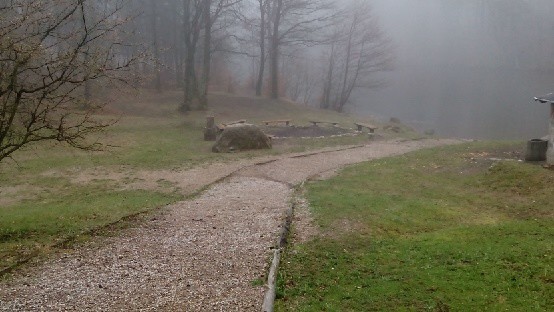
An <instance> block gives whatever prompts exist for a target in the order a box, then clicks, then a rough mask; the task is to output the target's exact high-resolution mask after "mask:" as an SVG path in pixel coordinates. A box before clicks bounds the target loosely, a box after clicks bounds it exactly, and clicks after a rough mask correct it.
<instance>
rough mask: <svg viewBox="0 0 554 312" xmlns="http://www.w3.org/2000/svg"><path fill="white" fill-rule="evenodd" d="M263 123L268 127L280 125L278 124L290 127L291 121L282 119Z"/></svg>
mask: <svg viewBox="0 0 554 312" xmlns="http://www.w3.org/2000/svg"><path fill="white" fill-rule="evenodd" d="M262 123H263V124H264V125H266V126H269V125H278V124H285V125H286V126H288V125H290V119H282V120H266V121H262Z"/></svg>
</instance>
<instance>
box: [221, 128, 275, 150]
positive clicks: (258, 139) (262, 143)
mask: <svg viewBox="0 0 554 312" xmlns="http://www.w3.org/2000/svg"><path fill="white" fill-rule="evenodd" d="M269 148H271V139H270V138H269V137H268V136H267V135H265V133H263V131H262V130H261V129H260V128H258V127H256V126H254V125H249V124H237V125H231V126H228V127H226V128H225V130H223V132H221V134H220V135H219V136H218V138H217V141H216V142H215V144H214V146H213V147H212V152H214V153H229V152H234V151H245V150H252V149H269Z"/></svg>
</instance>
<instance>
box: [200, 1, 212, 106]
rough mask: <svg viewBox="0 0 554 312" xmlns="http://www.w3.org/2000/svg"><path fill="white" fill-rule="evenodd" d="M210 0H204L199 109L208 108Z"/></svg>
mask: <svg viewBox="0 0 554 312" xmlns="http://www.w3.org/2000/svg"><path fill="white" fill-rule="evenodd" d="M211 7H212V0H204V59H203V71H202V94H201V95H200V109H201V110H205V109H207V108H208V88H209V85H210V67H211V60H212V53H211V48H212V17H211V13H210V9H211Z"/></svg>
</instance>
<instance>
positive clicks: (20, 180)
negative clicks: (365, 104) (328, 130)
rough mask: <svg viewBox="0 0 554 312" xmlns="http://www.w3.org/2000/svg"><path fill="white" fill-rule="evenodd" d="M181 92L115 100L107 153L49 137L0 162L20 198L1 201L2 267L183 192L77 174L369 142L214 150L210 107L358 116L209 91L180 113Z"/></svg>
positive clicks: (299, 116) (234, 115)
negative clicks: (208, 137)
mask: <svg viewBox="0 0 554 312" xmlns="http://www.w3.org/2000/svg"><path fill="white" fill-rule="evenodd" d="M121 97H125V96H121ZM180 97H181V93H180V92H166V93H164V94H160V95H157V94H151V93H148V92H144V93H143V94H140V95H139V96H136V97H131V98H128V99H117V100H116V101H114V102H113V103H110V106H109V107H110V109H111V110H112V112H115V113H117V114H118V115H121V119H120V121H119V122H118V124H117V125H115V126H114V127H112V128H110V129H108V130H107V132H106V133H105V134H103V136H102V137H101V138H100V139H101V140H102V141H103V142H105V143H107V144H109V145H112V146H115V147H110V148H108V149H107V150H106V151H104V152H98V153H87V152H82V151H78V150H74V149H70V148H67V147H64V146H59V145H53V144H51V143H45V144H38V145H33V146H30V147H28V148H27V149H25V150H23V151H21V152H18V153H16V154H15V155H14V158H15V159H16V160H17V161H18V163H19V165H16V164H15V163H14V162H11V161H7V162H5V163H2V164H0V196H9V197H13V198H15V199H14V200H12V201H10V203H9V204H7V205H4V206H3V207H0V269H1V268H3V267H5V266H9V265H11V264H13V263H16V262H17V261H18V260H21V259H24V258H26V257H27V256H28V255H31V254H35V253H39V254H40V253H42V252H46V251H48V250H49V249H50V246H51V245H52V244H53V243H54V242H56V241H58V240H60V239H64V238H67V237H73V236H75V235H76V234H78V233H80V232H83V231H86V230H89V229H93V228H97V227H99V226H103V225H105V224H109V223H112V222H114V221H117V220H119V219H120V218H122V217H124V216H127V215H129V214H133V213H136V212H140V211H146V210H149V209H152V208H155V207H159V206H162V205H165V204H168V203H171V202H175V201H177V200H179V199H180V198H182V195H180V194H177V193H175V192H174V190H173V188H171V187H167V188H165V189H164V185H163V184H162V183H160V189H159V190H157V191H142V190H123V187H124V185H125V182H126V180H125V179H124V180H122V181H119V182H118V181H115V182H114V181H109V180H107V179H102V178H101V177H100V179H97V180H94V181H92V182H91V183H86V184H82V185H81V184H76V183H74V182H72V180H71V177H72V175H74V174H75V173H76V172H81V171H83V170H92V171H94V170H95V168H103V169H104V170H105V171H108V172H117V173H120V174H123V175H125V174H128V173H129V172H133V171H137V170H156V169H173V168H180V169H181V168H188V167H193V166H196V165H198V164H201V163H206V162H214V161H231V160H234V159H237V158H240V157H253V156H261V155H266V154H268V153H273V154H274V153H282V152H287V151H300V150H304V149H306V148H310V147H311V148H313V147H319V146H322V145H329V144H330V145H336V144H352V143H357V142H360V141H361V140H364V138H363V137H357V138H344V139H332V140H308V141H302V142H300V141H299V140H292V141H289V142H288V143H286V144H281V145H277V146H276V147H275V149H274V150H272V151H257V152H247V153H237V154H213V153H211V151H210V148H211V145H212V143H211V142H204V141H203V140H202V129H203V127H204V122H205V116H206V114H208V113H209V114H212V113H214V114H215V115H216V118H217V119H216V120H217V121H218V122H223V121H232V120H238V119H247V120H248V121H249V122H259V121H262V120H267V119H270V120H271V119H283V118H290V119H293V120H294V122H295V123H301V122H305V121H307V120H310V119H316V120H332V121H337V122H341V123H342V124H343V125H345V126H352V124H351V123H352V121H353V119H352V118H351V117H348V116H346V115H340V114H336V113H333V112H326V111H319V110H310V109H306V108H303V107H299V106H297V105H293V104H291V103H287V102H281V101H270V100H266V99H261V98H248V97H237V96H229V95H222V94H219V95H212V96H211V97H210V102H211V105H212V106H211V109H212V111H211V112H192V113H190V114H189V115H187V116H182V115H179V114H176V113H175V112H176V109H177V105H178V103H179V102H180ZM102 118H113V116H103V117H102ZM10 188H11V192H10V193H7V190H9V189H10ZM2 193H3V194H2Z"/></svg>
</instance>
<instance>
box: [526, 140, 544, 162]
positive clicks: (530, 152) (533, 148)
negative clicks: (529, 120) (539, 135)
mask: <svg viewBox="0 0 554 312" xmlns="http://www.w3.org/2000/svg"><path fill="white" fill-rule="evenodd" d="M547 148H548V141H545V140H540V139H533V140H529V141H527V151H526V153H525V160H526V161H545V160H546V149H547Z"/></svg>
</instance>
